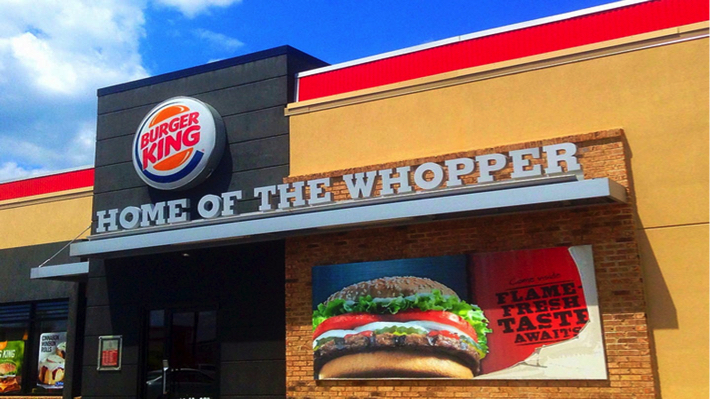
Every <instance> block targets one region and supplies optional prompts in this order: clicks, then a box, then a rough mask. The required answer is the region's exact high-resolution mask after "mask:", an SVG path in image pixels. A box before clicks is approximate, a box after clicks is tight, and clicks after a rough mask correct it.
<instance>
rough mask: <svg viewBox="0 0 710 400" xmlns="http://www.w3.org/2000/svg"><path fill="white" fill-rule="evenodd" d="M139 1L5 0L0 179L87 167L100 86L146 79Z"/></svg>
mask: <svg viewBox="0 0 710 400" xmlns="http://www.w3.org/2000/svg"><path fill="white" fill-rule="evenodd" d="M144 8H145V3H144V1H142V0H134V1H126V0H95V1H93V0H63V1H60V2H58V1H52V0H38V1H33V2H27V1H17V0H14V1H13V0H3V2H2V13H0V174H1V176H2V178H5V179H9V178H12V177H13V176H22V175H28V174H29V175H32V174H34V173H38V172H46V171H52V170H60V169H67V168H73V167H77V166H83V165H87V164H88V165H90V164H92V163H93V158H94V137H95V133H94V132H95V126H96V89H97V88H100V87H105V86H108V85H112V84H116V83H121V82H125V81H130V80H135V79H139V78H143V77H146V76H147V75H148V73H147V71H146V70H145V68H144V67H143V66H142V61H141V56H140V54H139V52H138V50H139V42H140V39H141V38H142V37H143V35H144V31H143V24H144V21H145V20H144V15H143V9H144Z"/></svg>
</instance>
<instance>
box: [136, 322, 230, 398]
mask: <svg viewBox="0 0 710 400" xmlns="http://www.w3.org/2000/svg"><path fill="white" fill-rule="evenodd" d="M146 320H147V321H146V322H147V326H146V335H145V338H146V342H145V349H146V353H145V354H146V357H145V360H146V361H145V363H146V364H145V370H144V371H146V372H145V376H144V379H143V381H142V382H144V385H143V395H144V396H145V397H146V398H216V397H218V396H219V379H218V370H217V366H218V365H219V360H218V354H219V345H218V342H217V311H216V310H215V309H184V308H183V309H158V310H150V311H148V315H147V318H146Z"/></svg>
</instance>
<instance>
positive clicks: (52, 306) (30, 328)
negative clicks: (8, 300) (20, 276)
mask: <svg viewBox="0 0 710 400" xmlns="http://www.w3.org/2000/svg"><path fill="white" fill-rule="evenodd" d="M68 315H69V301H68V300H57V301H48V302H34V303H21V304H6V305H0V395H12V394H17V395H26V394H37V395H41V394H48V395H61V394H62V390H63V387H64V359H65V358H66V341H67V336H66V332H67V318H68Z"/></svg>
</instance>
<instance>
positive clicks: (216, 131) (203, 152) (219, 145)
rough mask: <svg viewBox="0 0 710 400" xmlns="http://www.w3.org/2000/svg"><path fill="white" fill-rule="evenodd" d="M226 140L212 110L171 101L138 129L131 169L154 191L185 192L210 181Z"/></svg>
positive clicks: (198, 103)
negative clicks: (179, 190) (206, 180)
mask: <svg viewBox="0 0 710 400" xmlns="http://www.w3.org/2000/svg"><path fill="white" fill-rule="evenodd" d="M225 140H226V139H225V133H224V123H223V122H222V118H221V117H220V115H219V114H218V113H217V111H216V110H215V109H214V108H212V107H211V106H209V105H208V104H206V103H203V102H201V101H199V100H197V99H193V98H190V97H174V98H171V99H168V100H166V101H164V102H162V103H160V104H158V105H157V106H156V107H155V108H153V109H152V110H151V111H150V112H149V113H148V115H146V116H145V118H143V121H142V122H141V123H140V125H139V126H138V130H137V131H136V136H135V138H134V140H133V166H134V167H135V169H136V172H137V173H138V176H140V178H141V179H142V180H143V181H144V182H145V183H147V184H148V185H150V186H152V187H154V188H156V189H161V190H177V189H188V188H191V187H193V186H195V185H197V184H199V183H201V182H203V181H204V180H205V179H207V177H209V175H210V174H211V173H212V171H213V170H214V168H215V167H216V166H217V163H218V162H219V160H220V158H221V157H222V153H223V152H224V143H225Z"/></svg>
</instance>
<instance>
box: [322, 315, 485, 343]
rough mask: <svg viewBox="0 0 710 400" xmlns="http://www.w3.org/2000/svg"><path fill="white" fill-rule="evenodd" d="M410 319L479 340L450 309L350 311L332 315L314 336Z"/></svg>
mask: <svg viewBox="0 0 710 400" xmlns="http://www.w3.org/2000/svg"><path fill="white" fill-rule="evenodd" d="M409 321H432V322H437V323H440V324H444V325H449V326H453V327H455V328H456V329H458V330H460V331H462V332H464V333H466V334H467V335H469V336H470V337H471V339H473V340H475V341H478V335H477V334H476V331H475V330H474V329H473V327H472V326H471V325H469V323H468V322H466V320H464V319H463V318H461V317H459V316H458V315H456V314H453V313H450V312H448V311H420V310H407V311H400V312H398V313H397V314H382V315H379V314H368V313H362V312H359V313H348V314H342V315H338V316H336V317H330V318H328V319H326V320H325V321H323V322H322V323H321V324H320V325H318V327H317V328H316V330H315V331H314V332H313V338H314V339H315V338H317V337H318V336H320V335H321V334H323V332H327V331H332V330H334V329H342V330H352V329H353V328H357V327H358V326H363V325H366V324H369V323H372V322H409Z"/></svg>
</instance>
